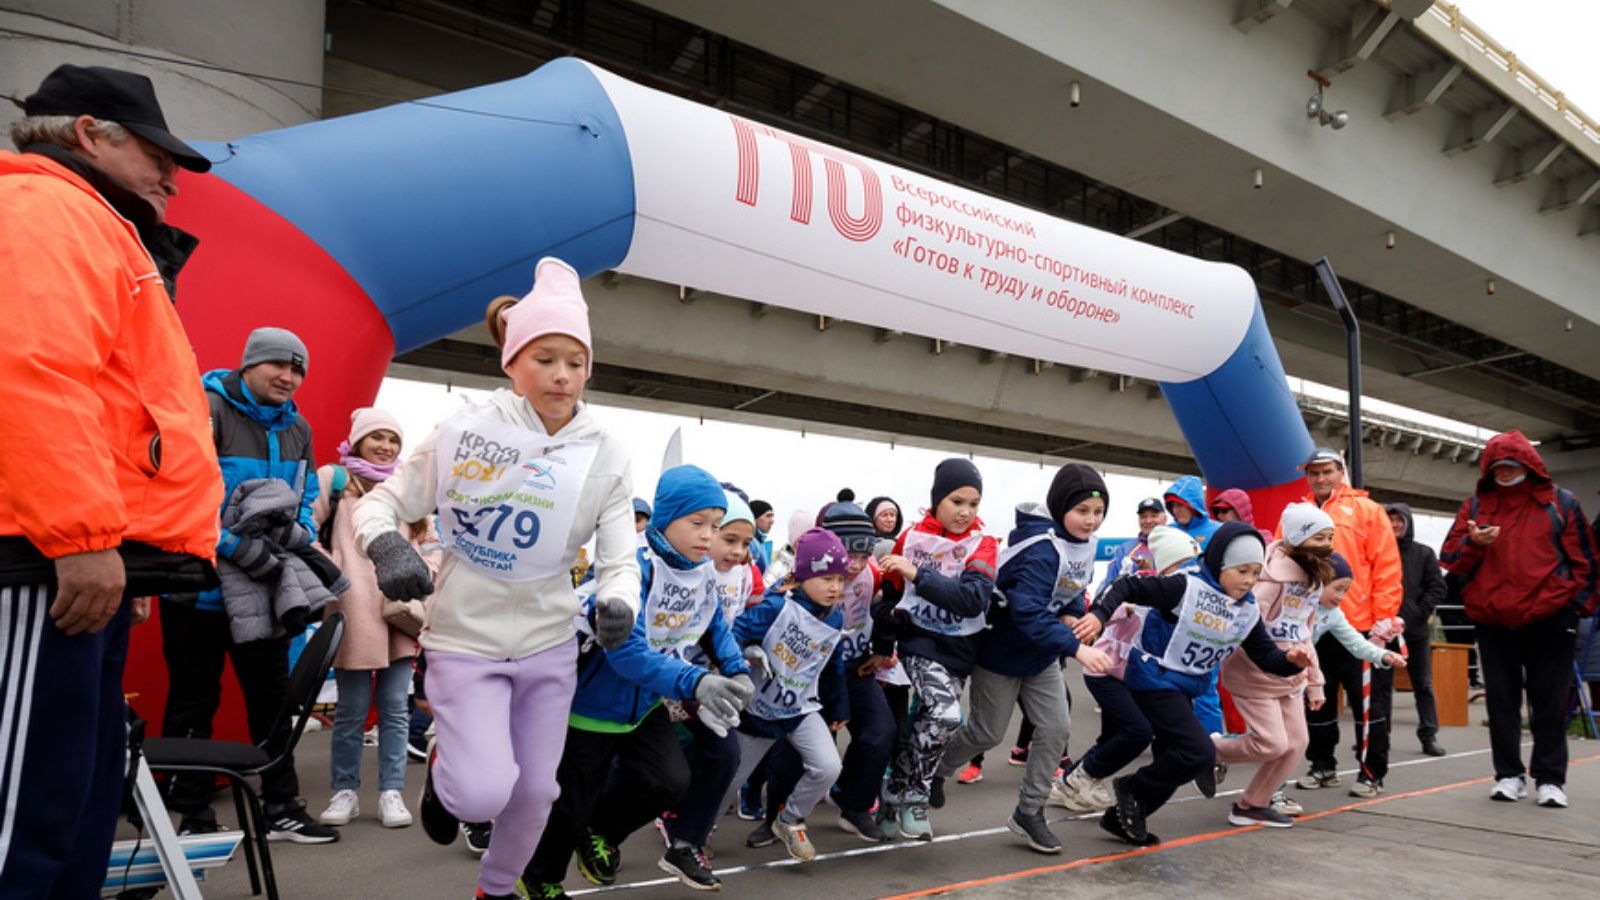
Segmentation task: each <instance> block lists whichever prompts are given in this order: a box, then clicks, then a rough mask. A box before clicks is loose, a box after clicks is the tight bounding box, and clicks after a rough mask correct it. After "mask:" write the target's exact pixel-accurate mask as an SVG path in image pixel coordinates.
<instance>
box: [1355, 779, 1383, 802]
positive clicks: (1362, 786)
mask: <svg viewBox="0 0 1600 900" xmlns="http://www.w3.org/2000/svg"><path fill="white" fill-rule="evenodd" d="M1381 793H1383V782H1381V781H1378V780H1376V779H1373V778H1367V777H1366V776H1362V777H1360V778H1357V779H1356V783H1355V784H1352V785H1350V796H1352V797H1376V796H1378V795H1379V794H1381Z"/></svg>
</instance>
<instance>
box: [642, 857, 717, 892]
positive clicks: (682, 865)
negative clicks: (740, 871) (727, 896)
mask: <svg viewBox="0 0 1600 900" xmlns="http://www.w3.org/2000/svg"><path fill="white" fill-rule="evenodd" d="M656 865H658V866H660V867H661V871H663V872H666V873H667V874H668V875H673V876H676V877H677V879H678V880H679V881H681V882H683V883H684V884H685V885H686V886H688V887H691V888H694V889H695V890H697V891H720V890H722V879H720V878H718V877H717V876H716V874H715V873H714V872H712V871H711V863H710V862H709V861H708V860H707V859H706V857H705V854H704V853H702V852H701V851H700V850H699V849H698V848H696V847H668V848H667V852H666V853H665V854H664V855H663V856H662V857H661V861H660V862H658V863H656Z"/></svg>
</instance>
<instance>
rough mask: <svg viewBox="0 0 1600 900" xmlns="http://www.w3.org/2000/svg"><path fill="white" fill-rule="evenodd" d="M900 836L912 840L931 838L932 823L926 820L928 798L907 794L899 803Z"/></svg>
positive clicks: (928, 839) (929, 839) (927, 839)
mask: <svg viewBox="0 0 1600 900" xmlns="http://www.w3.org/2000/svg"><path fill="white" fill-rule="evenodd" d="M900 836H901V837H904V838H909V839H910V840H914V841H931V840H933V823H932V822H930V821H929V820H928V798H927V797H925V796H923V795H922V794H907V795H905V800H904V801H903V802H902V803H901V804H900Z"/></svg>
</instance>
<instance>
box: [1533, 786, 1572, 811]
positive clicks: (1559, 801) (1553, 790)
mask: <svg viewBox="0 0 1600 900" xmlns="http://www.w3.org/2000/svg"><path fill="white" fill-rule="evenodd" d="M1539 805H1540V806H1548V807H1551V808H1553V809H1566V808H1567V792H1566V791H1563V790H1562V789H1561V787H1560V786H1559V785H1554V784H1541V785H1539Z"/></svg>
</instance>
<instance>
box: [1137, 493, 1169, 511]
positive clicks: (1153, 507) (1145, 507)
mask: <svg viewBox="0 0 1600 900" xmlns="http://www.w3.org/2000/svg"><path fill="white" fill-rule="evenodd" d="M1166 511H1167V508H1166V507H1165V506H1162V505H1161V498H1160V497H1146V498H1144V499H1143V500H1140V501H1139V512H1142V513H1143V512H1166Z"/></svg>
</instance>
